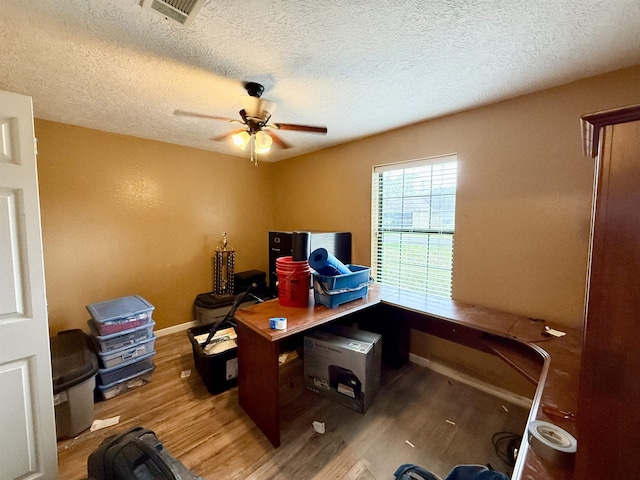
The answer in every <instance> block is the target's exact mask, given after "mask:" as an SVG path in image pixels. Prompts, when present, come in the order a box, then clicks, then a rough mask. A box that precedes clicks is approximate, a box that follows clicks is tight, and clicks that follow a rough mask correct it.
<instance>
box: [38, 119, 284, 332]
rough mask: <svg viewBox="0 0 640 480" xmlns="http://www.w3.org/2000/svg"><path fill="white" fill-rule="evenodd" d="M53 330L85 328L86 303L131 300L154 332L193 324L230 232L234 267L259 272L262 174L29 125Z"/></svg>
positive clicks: (263, 265) (266, 169)
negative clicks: (142, 301)
mask: <svg viewBox="0 0 640 480" xmlns="http://www.w3.org/2000/svg"><path fill="white" fill-rule="evenodd" d="M35 127H36V136H37V138H38V178H39V186H40V203H41V215H42V231H43V243H44V260H45V275H46V284H47V301H48V308H49V324H50V330H51V333H52V334H55V333H56V332H57V331H59V330H64V329H68V328H82V329H84V330H87V325H86V319H87V318H89V315H88V312H87V311H86V308H85V305H87V304H90V303H94V302H98V301H103V300H108V299H112V298H117V297H120V296H125V295H133V294H137V295H141V296H142V297H144V298H146V299H147V300H148V301H149V302H151V303H152V304H153V305H154V306H155V311H154V315H153V317H154V320H155V322H156V327H155V328H156V329H160V328H164V327H168V326H171V325H177V324H181V323H185V322H188V321H190V320H191V318H192V303H193V299H194V298H195V296H196V295H197V294H198V293H201V292H206V291H210V290H211V288H212V284H211V256H212V255H213V252H214V250H215V248H216V246H217V245H218V244H219V241H220V239H221V238H222V232H223V231H226V232H227V233H228V238H229V245H230V246H233V247H235V248H236V254H235V255H236V256H235V258H236V271H242V270H249V269H259V270H263V271H265V272H266V271H267V258H266V257H267V233H266V232H267V231H268V229H269V227H270V226H271V212H272V207H271V170H272V168H271V166H270V165H268V164H261V165H260V168H253V167H252V166H251V165H249V162H248V161H241V159H240V158H237V157H229V156H224V155H218V154H214V153H211V152H206V151H202V150H196V149H190V148H184V147H178V146H174V145H169V144H165V143H161V142H155V141H149V140H143V139H138V138H133V137H127V136H122V135H114V134H109V133H105V132H100V131H96V130H90V129H85V128H79V127H73V126H69V125H63V124H58V123H53V122H48V121H42V120H36V123H35Z"/></svg>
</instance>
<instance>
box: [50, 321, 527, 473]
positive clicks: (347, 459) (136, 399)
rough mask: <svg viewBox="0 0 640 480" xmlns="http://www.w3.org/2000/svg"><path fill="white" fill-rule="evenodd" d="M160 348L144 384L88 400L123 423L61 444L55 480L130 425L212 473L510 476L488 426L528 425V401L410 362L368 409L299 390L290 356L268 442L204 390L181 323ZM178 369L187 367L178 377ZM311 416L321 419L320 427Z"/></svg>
mask: <svg viewBox="0 0 640 480" xmlns="http://www.w3.org/2000/svg"><path fill="white" fill-rule="evenodd" d="M155 349H156V352H157V354H156V356H155V363H156V367H157V368H156V370H155V372H154V373H153V376H152V380H151V382H150V383H149V384H147V385H144V386H141V387H138V388H136V389H134V390H131V391H129V392H127V393H125V394H122V395H120V396H117V397H114V398H112V399H110V400H106V401H100V402H97V403H96V404H95V410H94V411H95V418H96V419H106V418H110V417H114V416H116V415H120V423H119V424H118V425H115V426H112V427H108V428H105V429H102V430H98V431H95V432H90V431H88V430H87V431H86V432H83V433H81V434H80V435H78V436H77V437H76V438H73V439H66V440H61V441H59V442H58V463H59V472H60V478H63V479H66V480H75V479H86V478H87V457H88V456H89V454H90V453H91V452H92V451H93V450H94V449H96V448H97V447H98V445H99V444H100V443H101V442H102V440H103V439H105V438H106V437H108V436H111V435H114V434H116V433H119V432H121V431H124V430H125V429H128V428H130V427H133V426H136V425H141V426H144V427H146V428H150V429H151V430H153V431H155V433H156V435H157V436H158V438H159V439H160V440H161V441H162V442H163V444H164V446H165V447H166V448H167V449H168V450H169V452H170V453H171V454H172V455H173V456H174V457H176V458H178V459H179V460H180V461H181V462H182V463H183V464H184V465H186V466H187V467H188V468H189V469H191V470H192V471H193V472H194V473H196V474H198V475H201V476H202V477H204V478H205V479H207V480H209V479H210V480H214V479H216V480H220V479H249V480H253V479H261V480H265V479H292V478H300V479H318V480H320V479H354V480H355V479H357V480H364V479H378V480H382V479H385V480H391V479H392V478H393V472H394V471H395V469H396V468H397V467H398V466H399V465H401V464H403V463H414V464H418V465H421V466H423V467H425V468H427V469H429V470H431V471H432V472H434V473H436V474H438V475H440V476H442V477H444V476H446V474H447V473H448V472H449V471H450V470H451V469H452V468H453V467H454V466H455V465H458V464H462V463H477V464H483V465H486V464H491V466H492V467H493V468H494V469H496V470H500V471H503V472H505V473H510V471H509V467H508V465H506V464H505V463H503V462H502V461H501V460H500V458H499V457H498V455H497V454H496V453H495V451H494V447H493V444H492V441H491V438H492V435H493V434H494V433H496V432H500V431H505V430H506V431H511V432H516V433H520V434H521V433H522V432H524V430H525V425H526V420H527V414H528V412H527V411H526V410H525V409H523V408H521V407H517V406H515V405H511V404H507V403H505V401H504V400H500V399H498V398H497V397H493V396H491V395H488V394H486V393H484V392H481V391H479V390H476V389H474V388H472V387H469V386H467V385H464V384H462V383H459V382H457V381H454V380H451V379H449V378H447V377H444V376H442V375H440V374H437V373H435V372H433V371H431V370H429V369H426V368H424V367H420V366H417V365H415V364H409V365H406V366H405V367H403V368H401V369H397V370H386V369H385V370H384V371H383V377H382V386H381V389H380V392H379V393H378V395H377V396H376V398H375V399H374V401H373V404H372V405H371V407H370V408H369V410H368V411H367V413H366V414H364V415H363V414H360V413H357V412H354V411H351V410H349V409H348V408H346V407H343V406H340V405H337V404H333V403H331V402H329V401H328V400H326V399H323V398H321V397H318V396H317V395H316V394H314V393H311V392H307V391H305V390H304V389H303V388H302V362H301V361H300V359H298V358H295V359H294V360H292V361H288V362H287V363H286V364H285V366H284V367H282V368H283V370H281V373H282V375H281V376H282V377H283V380H282V382H281V387H280V388H281V392H282V398H283V404H282V445H281V447H280V448H278V449H274V448H273V447H272V446H271V444H270V443H269V442H268V440H266V438H265V437H264V436H263V435H262V433H261V432H260V431H259V430H258V429H257V427H256V426H255V425H254V424H253V422H252V421H251V420H250V419H249V418H248V417H247V415H246V414H245V413H244V412H243V411H242V409H241V408H240V407H239V406H238V393H237V388H232V389H230V390H228V391H226V392H224V393H221V394H218V395H210V394H209V393H208V392H207V390H206V388H205V386H204V384H203V382H202V380H201V378H200V376H199V375H198V373H197V372H196V371H195V367H194V364H193V355H192V351H191V344H190V343H189V340H188V338H187V334H186V332H180V333H176V334H172V335H167V336H164V337H160V338H158V339H157V340H156V342H155ZM293 356H294V357H295V355H293ZM185 370H191V371H192V373H191V376H190V377H188V378H184V379H183V378H181V372H183V371H185ZM313 421H319V422H324V423H325V426H326V433H325V434H324V435H320V434H318V433H316V432H315V431H314V429H313V428H312V422H313Z"/></svg>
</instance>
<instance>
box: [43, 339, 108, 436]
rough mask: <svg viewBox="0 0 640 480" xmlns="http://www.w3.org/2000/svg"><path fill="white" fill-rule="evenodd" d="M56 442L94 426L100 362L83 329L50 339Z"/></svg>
mask: <svg viewBox="0 0 640 480" xmlns="http://www.w3.org/2000/svg"><path fill="white" fill-rule="evenodd" d="M49 343H50V345H51V372H52V377H53V400H54V401H53V404H54V406H55V415H56V438H63V437H74V436H76V435H77V434H79V433H80V432H82V431H84V430H86V429H87V428H89V427H90V426H91V424H92V423H93V390H94V389H95V385H96V378H95V377H96V373H97V372H98V359H97V357H96V354H95V353H94V352H93V351H92V350H91V348H90V347H89V339H88V337H87V335H86V334H85V333H84V332H83V331H82V330H80V329H74V330H65V331H62V332H58V334H57V335H56V336H54V337H51V338H50V339H49Z"/></svg>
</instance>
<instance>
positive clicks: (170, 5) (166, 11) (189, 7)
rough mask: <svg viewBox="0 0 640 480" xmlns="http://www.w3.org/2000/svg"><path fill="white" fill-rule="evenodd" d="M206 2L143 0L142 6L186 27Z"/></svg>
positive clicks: (197, 0) (204, 0) (193, 0)
mask: <svg viewBox="0 0 640 480" xmlns="http://www.w3.org/2000/svg"><path fill="white" fill-rule="evenodd" d="M205 2H206V0H141V3H142V8H144V9H146V10H150V11H152V12H156V13H157V14H159V15H162V16H163V17H164V18H166V19H168V20H173V21H175V22H178V23H180V24H182V25H184V26H185V27H186V26H188V25H189V24H190V23H191V22H193V19H194V18H195V17H196V15H197V14H198V12H199V11H200V10H201V9H202V7H203V6H204V3H205Z"/></svg>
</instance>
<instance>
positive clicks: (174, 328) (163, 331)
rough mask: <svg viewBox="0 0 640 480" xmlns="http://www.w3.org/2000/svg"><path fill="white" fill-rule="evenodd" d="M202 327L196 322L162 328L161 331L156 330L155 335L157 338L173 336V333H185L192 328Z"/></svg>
mask: <svg viewBox="0 0 640 480" xmlns="http://www.w3.org/2000/svg"><path fill="white" fill-rule="evenodd" d="M198 325H200V324H199V323H198V322H196V321H192V322H187V323H181V324H179V325H172V326H171V327H167V328H161V329H160V330H154V331H153V333H155V334H156V337H164V336H165V335H171V334H172V333H178V332H184V331H186V330H189V329H190V328H191V327H197V326H198Z"/></svg>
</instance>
